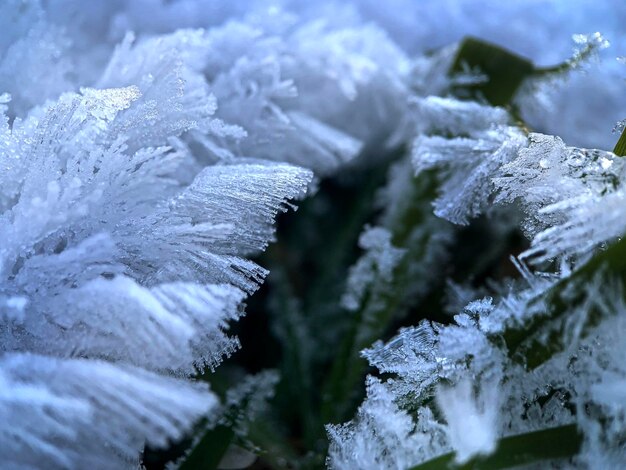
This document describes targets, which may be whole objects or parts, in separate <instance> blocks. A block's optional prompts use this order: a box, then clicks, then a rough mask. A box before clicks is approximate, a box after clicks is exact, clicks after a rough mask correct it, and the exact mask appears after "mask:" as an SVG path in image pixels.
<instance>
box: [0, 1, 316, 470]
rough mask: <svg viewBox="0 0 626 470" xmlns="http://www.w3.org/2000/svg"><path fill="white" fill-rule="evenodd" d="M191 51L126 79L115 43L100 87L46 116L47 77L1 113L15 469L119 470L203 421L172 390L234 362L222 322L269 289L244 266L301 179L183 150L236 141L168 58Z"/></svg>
mask: <svg viewBox="0 0 626 470" xmlns="http://www.w3.org/2000/svg"><path fill="white" fill-rule="evenodd" d="M11 7H14V8H17V6H15V5H13V4H10V5H9V6H8V8H9V9H10V8H11ZM35 16H36V17H37V18H38V19H37V21H42V22H45V19H44V18H43V16H41V13H37V14H36V15H35ZM32 26H33V25H32V24H29V23H28V22H25V29H24V31H26V33H27V32H28V31H30V29H29V28H30V27H32ZM26 33H25V34H26ZM28 34H30V33H28ZM187 37H188V36H185V35H184V34H183V35H178V36H173V37H172V38H169V39H170V41H171V42H170V43H169V44H168V43H167V40H163V42H165V46H163V47H164V48H161V49H159V48H154V50H149V49H150V47H148V49H144V50H141V51H140V52H144V54H143V55H142V56H141V60H139V61H135V62H132V63H129V64H128V66H122V63H123V62H124V60H126V61H129V60H130V59H131V58H132V57H133V56H131V55H130V45H131V43H132V40H131V39H128V40H127V41H126V42H124V43H123V44H122V46H120V48H119V49H118V52H117V53H116V55H115V56H114V57H113V59H112V61H111V66H110V67H109V69H107V70H105V71H104V74H103V75H102V77H101V78H100V80H99V82H98V83H97V87H98V88H80V91H79V92H78V93H77V92H65V93H62V94H60V95H59V96H58V97H57V99H56V100H55V101H47V102H43V100H44V99H45V98H52V97H54V95H55V91H50V90H46V89H45V85H46V83H45V79H42V82H43V83H42V84H41V87H39V88H38V90H39V91H40V92H41V93H43V95H36V99H37V100H38V101H37V102H36V104H38V105H39V106H38V107H33V108H32V109H30V110H29V108H30V105H32V104H35V103H33V102H32V101H33V100H35V98H31V95H28V94H18V95H17V96H16V98H18V101H17V102H15V106H13V102H11V101H10V96H9V95H8V94H3V95H2V98H1V99H0V101H1V103H0V106H1V111H2V113H3V118H2V120H1V122H0V125H1V128H0V133H1V134H2V138H1V142H0V165H1V167H2V175H1V179H2V190H1V191H0V236H1V237H2V240H3V244H2V247H1V248H0V277H1V281H0V322H1V324H2V328H0V331H1V333H0V336H1V338H2V343H1V344H2V346H1V350H2V353H1V356H0V375H1V376H2V383H3V386H2V392H3V393H2V400H1V404H0V409H2V413H3V419H2V424H0V448H1V449H2V454H3V459H5V462H10V465H11V467H12V468H33V467H37V466H41V465H42V463H43V462H46V466H47V467H48V468H83V467H90V468H110V467H111V466H114V467H116V468H120V467H121V468H123V467H132V466H133V465H136V464H137V460H138V457H139V452H140V451H141V449H142V448H143V446H144V445H145V444H149V445H151V446H155V447H160V446H165V445H167V443H168V442H170V441H171V440H176V439H179V438H181V437H182V436H183V433H184V432H186V431H188V430H189V429H190V426H191V425H192V424H193V423H194V422H195V421H196V420H198V419H199V418H201V417H207V416H209V415H210V413H211V411H212V410H213V411H215V405H216V399H215V397H214V396H213V395H212V394H211V393H210V392H209V391H208V390H207V389H206V388H205V387H202V386H200V385H196V384H194V383H192V382H190V381H189V380H186V379H185V377H187V376H189V375H191V374H193V373H194V372H195V371H196V370H197V369H203V368H204V367H206V366H208V367H210V368H213V367H215V366H216V365H217V364H219V362H220V361H221V360H222V358H223V357H224V356H225V355H228V354H230V353H231V352H232V351H233V350H234V349H236V348H237V347H238V341H237V340H236V338H230V337H228V335H227V333H226V330H227V329H228V322H229V320H233V319H237V318H238V317H239V316H240V315H241V314H242V306H241V301H242V300H243V298H244V297H245V295H246V293H250V292H253V291H254V290H256V288H257V286H258V284H259V282H261V280H262V279H263V277H264V276H265V274H266V271H265V270H264V269H262V268H261V267H259V266H257V265H256V264H255V263H253V262H251V261H249V260H248V259H246V257H248V256H250V255H252V254H254V253H256V252H258V251H259V250H263V249H264V248H265V247H266V245H267V243H268V242H270V241H271V240H272V239H273V233H274V232H273V230H274V229H273V227H272V223H273V220H274V218H275V216H276V214H277V213H278V212H280V211H284V210H286V209H287V208H288V207H289V206H288V205H287V204H286V203H285V201H286V200H287V199H293V198H297V197H300V196H302V195H303V194H304V193H305V192H306V187H307V184H308V182H309V181H310V179H311V176H312V175H311V172H310V171H308V170H305V169H301V168H297V167H293V166H290V165H287V164H282V163H269V162H262V161H260V160H256V161H253V160H251V159H246V160H241V159H238V156H239V154H237V153H235V154H233V156H232V158H230V159H229V160H228V161H227V162H223V164H221V165H219V166H211V167H207V168H203V166H204V163H206V161H205V160H203V159H201V158H197V156H198V153H199V152H192V150H191V149H192V147H194V146H195V145H196V144H195V142H198V141H199V140H201V141H202V143H204V144H206V143H208V142H212V144H211V148H212V149H223V150H222V152H223V153H225V152H228V150H227V149H226V148H224V147H222V145H221V144H222V143H225V142H227V141H228V140H229V139H231V140H232V139H240V138H243V136H244V132H243V131H242V130H241V128H239V127H238V126H232V125H227V124H225V123H223V122H222V121H221V120H219V119H217V118H216V117H215V112H216V107H217V106H216V101H215V98H214V97H213V96H212V95H211V94H210V92H209V87H208V85H207V83H206V81H205V79H204V78H203V76H202V75H201V74H198V73H195V72H194V70H193V69H192V68H190V66H188V65H186V64H185V63H184V62H181V61H180V60H178V59H177V58H176V55H175V50H176V49H175V48H174V49H173V44H175V43H179V44H182V43H184V41H185V38H187ZM15 40H16V41H18V42H15V43H14V45H15V44H17V45H15V47H16V48H18V46H19V48H22V49H23V47H22V46H21V45H20V44H21V43H19V38H18V39H15ZM28 41H32V39H29V40H28ZM155 41H156V42H157V44H158V43H159V40H158V39H157V40H155ZM9 46H10V44H9ZM11 47H13V46H11ZM50 47H53V46H52V45H51V46H50ZM16 50H17V49H16ZM20 50H21V49H20ZM5 57H9V58H10V55H8V56H5ZM32 58H33V60H35V59H36V56H32ZM0 78H1V79H2V81H0V86H2V87H5V89H9V90H11V91H13V89H12V88H11V87H10V86H9V85H10V83H11V82H7V81H6V77H5V76H3V75H2V76H0ZM49 78H50V79H54V76H50V77H49ZM54 83H55V84H56V85H59V82H54ZM22 85H24V86H25V88H23V90H24V91H28V90H29V89H30V88H32V90H33V91H37V89H36V85H37V84H33V83H30V82H25V83H23V84H22ZM63 86H64V87H65V86H67V87H69V85H66V84H64V83H63ZM20 90H22V88H20ZM59 91H63V90H62V89H61V90H59ZM33 96H35V95H33ZM16 116H17V117H16ZM194 148H195V147H194ZM168 376H175V377H177V378H172V377H168ZM16 420H19V422H17V421H16ZM21 426H22V427H21Z"/></svg>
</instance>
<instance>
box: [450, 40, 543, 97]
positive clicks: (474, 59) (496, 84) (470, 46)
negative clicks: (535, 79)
mask: <svg viewBox="0 0 626 470" xmlns="http://www.w3.org/2000/svg"><path fill="white" fill-rule="evenodd" d="M468 68H469V69H470V70H472V71H474V70H476V71H478V72H479V73H481V74H484V75H486V77H487V79H488V80H487V81H486V82H484V83H479V84H474V85H465V86H463V87H461V88H463V89H465V90H467V91H469V93H470V96H472V97H479V96H482V97H484V98H485V99H486V100H487V101H488V102H489V103H490V104H492V105H494V106H505V105H507V104H509V103H510V102H511V100H512V99H513V96H514V95H515V93H516V92H517V90H518V89H519V87H520V85H521V84H522V82H523V81H524V79H526V78H527V77H530V76H531V75H533V73H534V72H535V67H534V65H533V64H532V62H531V61H529V60H528V59H526V58H524V57H522V56H519V55H517V54H515V53H513V52H511V51H508V50H506V49H503V48H502V47H499V46H496V45H495V44H491V43H489V42H487V41H483V40H481V39H477V38H473V37H468V38H466V39H465V40H463V42H462V43H461V45H460V46H459V50H458V52H457V55H456V57H455V59H454V63H453V65H452V67H451V69H450V72H449V74H450V75H455V74H458V73H462V72H465V71H467V69H468ZM457 91H458V90H457Z"/></svg>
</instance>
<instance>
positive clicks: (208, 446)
mask: <svg viewBox="0 0 626 470" xmlns="http://www.w3.org/2000/svg"><path fill="white" fill-rule="evenodd" d="M234 437H235V433H234V432H233V430H232V429H231V428H230V427H227V426H221V425H220V426H216V427H215V428H214V429H211V430H209V431H207V432H206V433H205V434H204V436H203V437H202V439H200V442H198V444H197V445H196V446H195V447H194V448H193V450H192V451H191V453H190V454H189V455H188V456H187V458H186V459H185V461H184V462H183V463H182V465H181V466H180V467H179V470H195V469H198V468H202V469H206V470H212V469H215V468H217V466H218V465H219V463H220V461H221V460H222V457H224V454H225V453H226V450H227V449H228V446H229V445H230V443H231V442H232V440H233V438H234Z"/></svg>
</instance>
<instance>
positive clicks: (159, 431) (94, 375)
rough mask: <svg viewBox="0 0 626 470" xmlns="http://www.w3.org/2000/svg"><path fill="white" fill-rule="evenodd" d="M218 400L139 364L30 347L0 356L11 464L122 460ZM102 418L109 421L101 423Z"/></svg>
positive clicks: (0, 408) (3, 438) (3, 437)
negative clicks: (54, 354) (56, 353)
mask: <svg viewBox="0 0 626 470" xmlns="http://www.w3.org/2000/svg"><path fill="white" fill-rule="evenodd" d="M216 404H217V400H216V398H215V397H214V396H213V395H212V394H210V393H209V392H208V388H207V387H206V386H202V385H200V384H192V383H190V382H181V381H179V380H175V379H172V378H167V377H163V376H159V375H156V374H153V373H150V372H147V371H144V370H142V369H138V368H135V367H129V366H124V365H121V364H118V365H114V364H111V363H108V362H102V361H96V360H87V359H57V358H53V357H46V356H37V355H33V354H30V353H25V354H15V353H8V354H4V355H3V356H2V357H1V358H0V419H1V422H2V431H1V432H0V452H1V454H2V465H3V466H6V467H7V468H16V469H17V468H42V465H44V463H45V467H46V468H52V469H56V468H58V469H61V468H96V469H104V468H125V467H130V466H131V465H132V464H133V463H134V462H136V459H137V451H138V449H141V448H142V446H143V445H144V443H145V442H150V443H151V444H152V445H155V446H163V445H166V444H167V442H168V439H178V438H180V437H182V436H183V435H184V432H185V431H186V430H187V428H188V426H189V423H190V422H194V421H195V420H197V419H198V418H199V417H201V416H202V415H203V414H205V413H207V412H208V411H209V410H211V409H212V408H213V407H215V405H216ZM103 423H106V425H104V424H103Z"/></svg>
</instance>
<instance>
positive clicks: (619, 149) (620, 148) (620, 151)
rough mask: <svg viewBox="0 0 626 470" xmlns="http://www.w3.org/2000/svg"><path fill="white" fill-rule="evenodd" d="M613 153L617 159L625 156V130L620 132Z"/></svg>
mask: <svg viewBox="0 0 626 470" xmlns="http://www.w3.org/2000/svg"><path fill="white" fill-rule="evenodd" d="M613 153H614V154H615V155H617V156H618V157H623V156H625V155H626V129H624V130H623V131H622V135H620V136H619V140H618V141H617V144H615V148H614V149H613Z"/></svg>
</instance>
